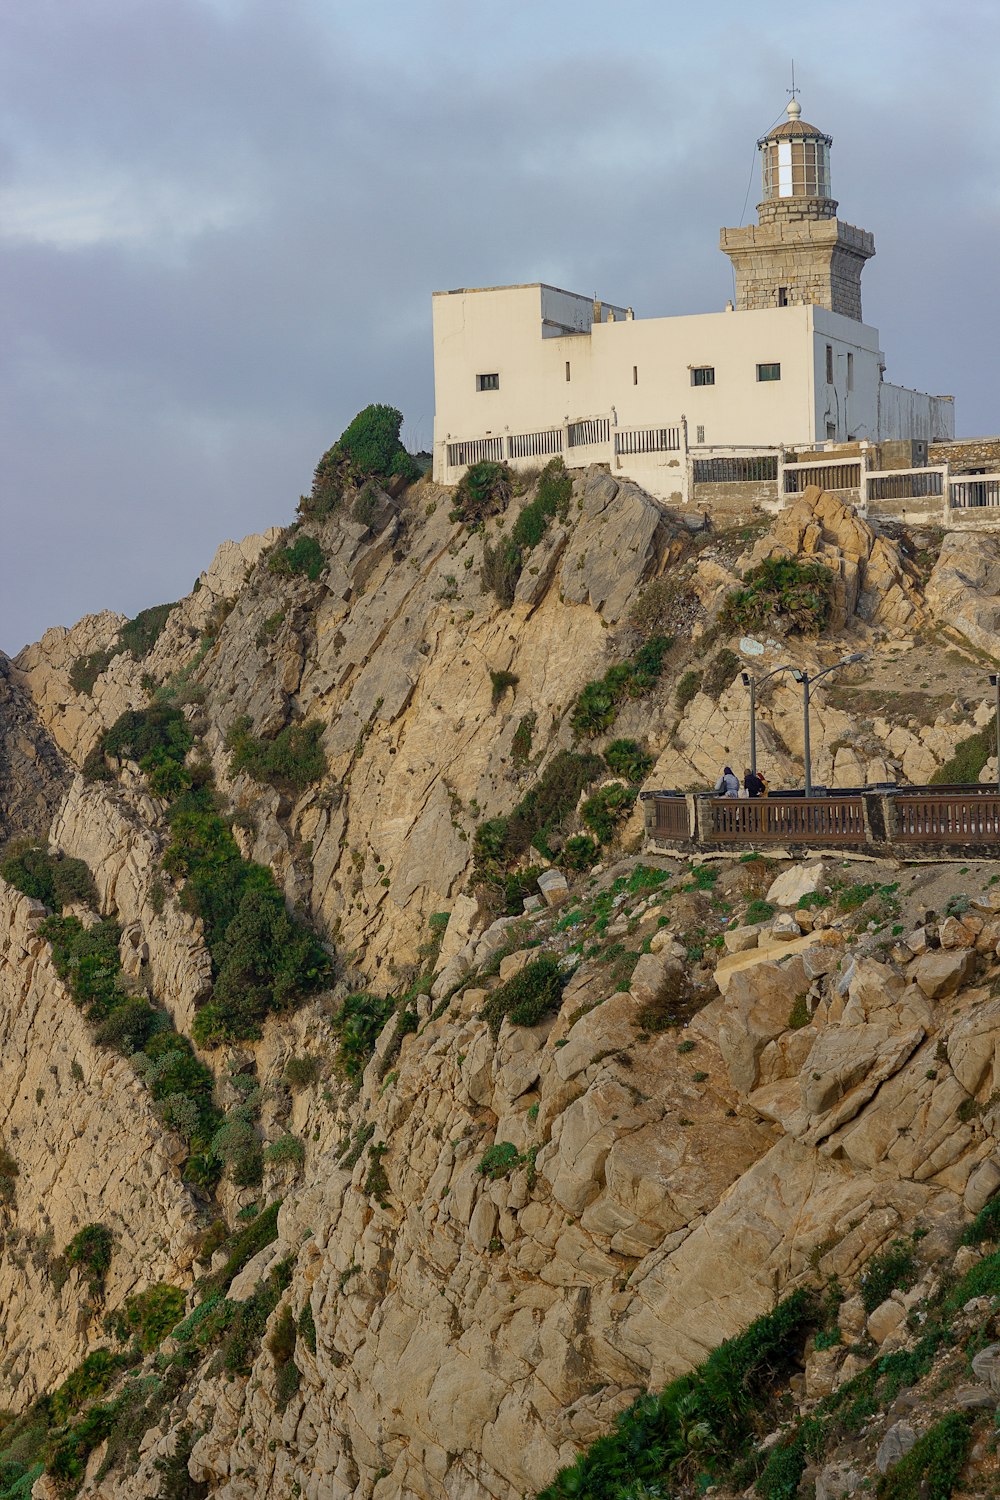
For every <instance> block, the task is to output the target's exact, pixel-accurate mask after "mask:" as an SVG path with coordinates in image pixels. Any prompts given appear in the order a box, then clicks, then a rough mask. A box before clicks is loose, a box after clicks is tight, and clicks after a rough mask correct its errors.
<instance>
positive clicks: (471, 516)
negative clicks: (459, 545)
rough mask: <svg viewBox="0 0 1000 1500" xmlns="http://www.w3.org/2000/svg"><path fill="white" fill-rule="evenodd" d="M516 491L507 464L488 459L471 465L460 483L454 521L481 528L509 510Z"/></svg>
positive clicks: (456, 492) (456, 495)
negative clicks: (484, 523) (503, 511)
mask: <svg viewBox="0 0 1000 1500" xmlns="http://www.w3.org/2000/svg"><path fill="white" fill-rule="evenodd" d="M513 489H514V475H513V474H512V473H511V471H510V469H508V467H507V465H506V464H501V463H492V462H490V460H489V459H484V460H483V462H482V463H478V464H472V465H470V467H469V468H468V469H466V471H465V473H464V474H463V475H462V477H461V479H460V480H459V482H458V486H457V488H456V490H455V505H454V509H453V510H452V517H453V519H454V520H456V521H463V522H464V523H465V525H466V526H468V527H470V528H472V527H475V526H480V525H482V523H483V522H484V521H488V520H489V518H490V516H495V515H499V513H500V511H502V510H506V508H507V502H508V501H509V500H510V497H511V494H512V493H513Z"/></svg>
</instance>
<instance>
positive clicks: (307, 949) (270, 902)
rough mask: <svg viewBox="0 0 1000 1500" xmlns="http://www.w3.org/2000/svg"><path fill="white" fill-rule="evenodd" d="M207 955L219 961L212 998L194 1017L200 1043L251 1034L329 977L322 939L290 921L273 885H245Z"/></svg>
mask: <svg viewBox="0 0 1000 1500" xmlns="http://www.w3.org/2000/svg"><path fill="white" fill-rule="evenodd" d="M212 956H213V960H214V961H215V962H216V963H217V965H218V972H217V975H216V979H215V985H214V988H213V991H212V998H211V1000H210V1001H209V1002H208V1004H207V1005H204V1006H203V1007H202V1008H201V1009H200V1010H199V1011H198V1014H197V1015H196V1017H195V1022H194V1038H195V1041H196V1042H199V1043H200V1044H201V1045H202V1046H209V1047H210V1046H214V1045H216V1044H218V1043H219V1042H224V1041H233V1040H252V1039H256V1038H257V1037H259V1036H260V1034H261V1033H260V1027H261V1023H262V1021H263V1020H264V1018H265V1016H267V1015H269V1014H271V1013H273V1012H275V1011H282V1010H288V1009H290V1008H291V1007H292V1006H293V1005H295V1004H297V1003H299V1002H300V1001H301V1000H302V999H304V998H305V997H306V996H307V995H310V994H314V993H315V992H316V991H317V990H320V989H322V988H323V986H324V985H325V984H326V982H327V981H328V979H329V976H330V960H329V957H328V956H327V954H326V951H325V950H324V948H323V946H322V944H321V943H320V942H319V940H318V939H317V938H316V937H315V936H314V935H313V934H312V933H311V932H310V931H309V930H308V929H307V928H305V927H303V926H302V925H301V924H298V923H295V922H293V920H292V918H291V917H290V916H289V915H288V912H287V911H286V910H285V903H284V898H283V897H282V894H281V892H280V891H279V890H278V889H277V887H276V886H274V885H273V884H272V885H271V886H270V888H267V887H255V886H252V885H248V886H247V887H246V889H245V890H244V892H243V895H242V897H241V899H240V904H239V908H238V910H237V913H236V916H235V917H234V918H233V920H232V921H231V922H230V923H229V925H228V926H227V927H226V931H225V936H224V937H223V938H222V939H221V940H220V941H219V942H218V943H217V944H216V946H215V948H214V950H213V954H212Z"/></svg>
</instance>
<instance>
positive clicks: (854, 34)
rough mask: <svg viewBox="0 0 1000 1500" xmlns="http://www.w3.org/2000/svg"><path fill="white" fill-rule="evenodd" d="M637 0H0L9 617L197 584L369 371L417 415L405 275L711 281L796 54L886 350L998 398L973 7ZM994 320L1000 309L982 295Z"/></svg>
mask: <svg viewBox="0 0 1000 1500" xmlns="http://www.w3.org/2000/svg"><path fill="white" fill-rule="evenodd" d="M703 10H704V14H703V15H694V16H691V15H688V14H686V13H684V12H682V11H681V9H680V8H679V7H675V6H664V5H662V4H659V5H657V4H655V3H653V0H623V3H621V4H619V5H618V6H617V7H616V8H614V9H610V8H606V7H604V6H598V5H596V4H593V3H582V4H581V3H577V4H570V3H569V0H547V3H545V4H533V5H528V4H526V3H521V4H515V5H510V6H507V7H504V8H503V9H502V11H499V12H498V11H494V12H489V13H486V12H483V11H482V10H481V9H479V8H473V7H471V6H468V5H467V4H465V3H461V4H460V3H458V0H439V3H430V0H422V3H413V4H408V5H405V6H404V5H403V4H401V3H399V0H396V3H389V0H372V3H370V4H369V5H368V6H367V7H366V9H365V11H364V13H363V14H360V13H358V12H357V11H356V9H355V8H354V7H348V6H346V5H342V4H330V3H329V0H326V3H324V0H287V3H285V4H283V5H282V6H280V7H277V6H274V5H273V3H271V0H268V3H263V0H260V3H256V0H246V3H244V0H212V3H210V0H171V3H170V5H166V6H156V5H152V4H145V5H144V4H136V3H131V0H76V3H74V5H73V6H69V7H68V6H66V5H64V4H62V3H60V0H36V3H35V4H33V5H32V6H30V7H27V6H17V7H15V6H14V5H13V4H8V5H7V6H6V8H3V9H0V28H2V30H3V32H4V33H5V34H4V36H3V38H2V42H3V46H2V49H0V52H2V56H3V58H4V61H3V62H2V63H0V99H2V101H3V103H2V105H0V215H2V218H0V257H2V284H3V287H4V292H3V304H2V308H3V311H2V318H3V328H2V354H0V359H2V369H0V412H2V416H0V423H2V426H0V442H2V445H3V455H4V462H3V470H2V480H0V483H2V494H0V506H2V517H3V534H2V552H0V643H2V644H3V646H4V647H5V648H6V649H8V650H16V649H17V648H18V647H19V646H20V645H21V644H22V643H23V641H24V640H26V639H30V638H33V637H36V636H37V635H38V634H39V633H40V632H41V631H42V630H43V629H44V628H45V627H46V626H47V625H50V624H68V623H71V622H72V621H73V620H74V619H75V618H77V617H78V616H79V615H80V614H82V613H84V612H85V611H87V610H92V609H98V608H103V607H112V608H117V609H121V610H123V611H126V612H128V613H134V612H135V611H136V610H138V609H140V608H142V607H144V606H145V605H148V604H151V603H154V602H157V601H158V600H160V599H164V598H172V597H176V596H177V594H179V593H180V592H182V591H184V590H186V589H187V588H189V587H190V584H191V582H192V579H193V577H194V576H195V574H196V573H197V571H198V570H199V569H200V568H201V567H203V566H205V565H206V564H207V562H208V559H209V557H210V555H211V552H212V550H213V549H214V547H215V545H216V544H217V542H218V541H219V540H221V539H222V537H224V536H227V535H242V534H243V533H245V532H247V531H250V530H253V529H256V528H260V527H262V526H266V525H269V524H272V523H273V522H275V521H283V520H287V519H290V517H291V514H292V511H293V508H294V504H295V501H296V499H297V496H298V494H299V493H300V492H301V491H302V490H303V489H304V488H305V487H307V485H308V483H309V479H310V475H311V471H312V467H313V464H314V463H315V461H316V459H317V457H318V456H319V454H320V453H321V452H322V451H323V449H324V448H325V447H327V446H328V445H329V443H330V442H331V441H332V440H333V439H334V438H335V437H336V436H337V434H338V433H339V432H340V431H341V429H342V428H343V427H344V426H345V425H346V423H347V421H348V420H349V419H350V417H351V416H352V415H353V414H354V412H355V411H356V410H358V409H359V408H360V407H361V406H363V405H365V404H366V403H367V402H368V401H371V400H386V401H391V402H393V403H395V404H396V405H398V406H400V407H401V408H402V410H403V411H404V412H405V414H406V418H407V429H406V431H407V435H408V437H409V439H410V441H411V442H412V443H423V444H428V443H429V440H430V434H431V422H432V416H433V393H432V384H431V357H430V293H431V291H432V290H434V289H436V288H438V287H449V286H460V285H477V284H480V285H482V284H490V283H494V282H504V281H521V280H535V279H539V278H542V279H547V280H552V281H555V282H557V283H559V284H562V285H566V286H569V287H571V288H572V289H573V290H580V291H584V292H589V291H598V292H599V293H601V294H602V295H604V296H607V297H610V298H614V299H615V300H618V301H628V302H631V303H632V304H633V305H634V306H635V307H636V310H637V311H638V312H639V313H645V314H658V313H669V312H690V311H699V310H704V309H708V308H716V307H719V306H721V305H722V304H723V302H724V301H725V298H726V297H727V296H728V295H729V294H730V281H729V267H728V264H727V262H726V261H725V259H724V258H723V257H722V256H721V255H720V254H719V253H718V250H717V248H716V246H717V235H718V229H719V226H720V225H722V224H725V223H736V222H738V220H739V215H740V210H741V207H742V204H743V201H744V195H745V193H746V189H747V181H748V173H749V172H750V171H751V167H753V173H754V175H753V179H752V188H751V191H750V195H749V205H748V213H749V214H752V212H753V209H754V205H755V204H756V201H757V178H756V163H755V161H754V160H753V157H754V141H755V139H756V137H757V135H759V134H760V133H761V132H762V131H763V130H765V129H766V128H767V126H768V125H769V124H770V123H771V120H772V119H773V118H774V117H775V116H776V115H777V113H778V112H779V111H780V109H781V107H782V105H783V103H784V99H785V94H784V88H785V82H786V78H785V73H786V71H787V69H786V64H785V61H784V54H785V53H786V52H787V53H788V54H789V55H791V54H793V53H794V55H795V56H796V58H797V59H798V60H799V71H800V73H801V74H804V81H805V82H806V85H807V87H806V89H805V93H804V102H805V113H806V115H807V117H808V118H812V119H814V120H815V121H816V122H817V123H819V124H821V125H822V126H823V127H824V128H826V129H828V130H830V131H831V133H832V134H833V136H834V141H835V144H834V157H833V169H834V191H835V193H836V194H837V195H838V197H839V198H840V202H841V213H842V215H843V217H845V218H846V219H848V220H849V221H851V222H854V223H858V224H861V225H863V226H864V227H866V228H869V229H872V230H873V231H874V233H875V235H876V244H877V247H878V255H877V257H876V259H875V261H874V262H873V263H872V265H871V266H870V267H869V269H868V270H867V271H866V274H865V297H866V317H867V319H868V321H870V322H873V323H875V324H876V325H877V326H879V327H880V329H881V331H882V338H883V347H884V348H885V349H886V352H887V354H888V356H889V376H890V378H891V379H895V380H899V381H901V382H903V383H906V384H914V385H917V386H920V387H922V388H925V389H934V390H951V391H954V393H955V395H956V397H957V398H958V411H959V425H960V430H963V431H967V432H969V431H973V430H984V431H985V430H990V429H992V428H995V427H996V426H997V425H998V424H997V415H996V411H995V407H994V403H993V393H992V389H991V383H990V379H989V374H990V369H991V363H992V346H993V341H994V339H995V332H994V333H993V334H992V335H991V333H990V329H989V320H988V316H987V315H988V313H989V309H990V306H991V300H990V297H991V293H990V288H991V281H992V274H993V262H994V259H995V252H994V250H993V246H994V245H995V243H996V235H997V228H998V218H1000V210H998V194H997V188H996V186H995V183H996V175H995V165H994V164H995V162H996V160H997V149H998V146H1000V141H998V139H997V136H998V133H1000V132H998V125H997V119H996V113H995V111H992V108H991V105H990V103H989V101H990V99H991V97H992V96H991V89H992V84H991V82H990V79H989V76H988V71H989V65H990V64H989V59H990V56H991V55H992V56H995V55H996V44H997V41H998V40H1000V36H998V24H997V20H996V19H995V17H994V16H993V14H992V8H991V7H989V6H987V5H981V4H967V5H959V6H957V7H956V6H953V7H952V8H951V9H950V10H949V11H948V12H947V14H945V13H944V12H943V11H942V10H941V8H940V7H939V6H937V5H934V6H931V5H929V4H909V3H906V4H904V3H899V4H887V5H883V6H880V7H873V6H870V5H868V6H862V5H861V4H860V3H857V0H847V3H845V4H844V5H842V6H841V7H840V9H839V11H838V18H837V19H838V25H837V27H836V28H835V29H834V34H833V35H830V30H831V28H830V27H829V24H828V20H827V18H826V16H825V14H824V13H823V12H822V11H820V10H816V11H815V15H814V16H813V15H805V16H799V17H797V18H795V19H794V21H792V22H790V21H789V19H788V12H787V8H786V7H783V6H778V5H768V4H764V5H762V6H757V7H755V8H754V10H753V12H752V13H749V12H748V11H747V9H746V7H744V6H740V5H737V4H735V3H728V0H725V3H721V4H719V3H717V4H716V5H714V6H711V7H704V8H703ZM993 321H994V322H995V317H994V319H993Z"/></svg>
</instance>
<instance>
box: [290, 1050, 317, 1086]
mask: <svg viewBox="0 0 1000 1500" xmlns="http://www.w3.org/2000/svg"><path fill="white" fill-rule="evenodd" d="M322 1071H323V1065H322V1063H321V1062H320V1060H319V1058H318V1057H290V1058H289V1059H288V1061H287V1062H286V1063H285V1070H284V1072H283V1074H282V1078H283V1079H284V1081H285V1083H287V1085H288V1087H289V1088H290V1089H304V1088H308V1087H309V1085H310V1084H312V1083H316V1082H318V1080H319V1076H320V1074H321V1073H322Z"/></svg>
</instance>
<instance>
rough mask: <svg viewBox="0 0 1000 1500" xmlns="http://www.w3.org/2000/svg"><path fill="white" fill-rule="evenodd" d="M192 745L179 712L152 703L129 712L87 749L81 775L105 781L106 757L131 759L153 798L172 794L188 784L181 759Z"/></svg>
mask: <svg viewBox="0 0 1000 1500" xmlns="http://www.w3.org/2000/svg"><path fill="white" fill-rule="evenodd" d="M193 743H194V739H193V736H192V734H191V731H190V729H189V728H188V725H187V722H186V720H185V718H184V715H183V713H182V712H181V710H180V709H179V708H177V707H175V706H174V705H173V704H170V703H163V702H155V703H151V704H150V705H149V707H148V708H141V709H130V710H128V711H127V712H126V713H123V714H122V715H121V716H120V718H118V719H116V720H115V722H114V723H113V724H112V726H111V728H110V729H108V730H107V731H106V732H105V734H104V735H103V737H102V738H101V740H100V741H99V743H98V744H97V745H96V746H95V747H94V749H93V750H91V752H90V754H89V755H88V756H87V758H86V760H85V761H84V764H83V775H84V777H85V778H87V779H88V780H91V781H99V780H104V779H106V778H107V777H108V776H109V774H110V773H109V771H108V767H107V758H108V757H109V756H114V757H117V758H118V759H124V760H134V761H137V762H138V765H139V769H140V770H142V771H144V772H145V773H146V774H147V776H148V777H149V779H150V786H151V788H152V789H153V790H154V791H155V792H156V793H157V795H173V794H174V793H176V792H178V791H181V790H183V788H184V787H185V786H189V785H190V784H191V777H190V775H189V773H188V771H187V769H186V767H185V765H184V760H185V757H186V755H187V753H188V751H189V750H190V748H191V746H192V744H193Z"/></svg>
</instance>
